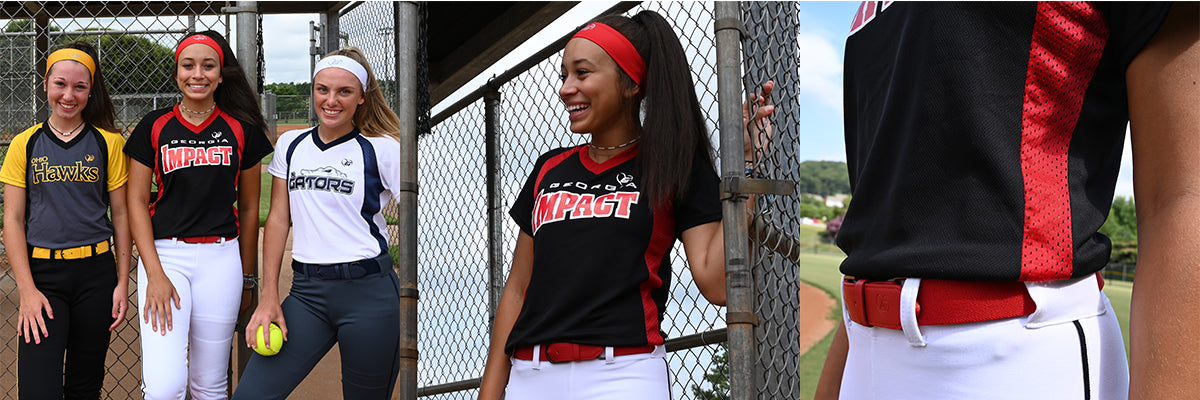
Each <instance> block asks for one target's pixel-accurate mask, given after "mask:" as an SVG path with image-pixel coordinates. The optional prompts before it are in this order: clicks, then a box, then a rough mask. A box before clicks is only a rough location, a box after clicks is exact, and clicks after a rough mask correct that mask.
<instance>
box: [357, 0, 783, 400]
mask: <svg viewBox="0 0 1200 400" xmlns="http://www.w3.org/2000/svg"><path fill="white" fill-rule="evenodd" d="M643 9H651V10H655V11H657V12H659V13H661V14H662V15H664V16H665V17H666V18H667V19H668V20H669V21H670V22H671V24H672V26H673V27H674V28H675V29H676V33H677V34H678V35H679V37H680V38H681V40H682V41H683V45H684V50H685V51H686V52H687V55H688V58H689V62H690V64H691V66H692V73H693V78H694V80H695V81H696V86H697V88H696V90H697V95H698V96H699V99H700V102H701V105H702V107H703V109H704V110H705V111H706V114H707V116H708V117H707V121H706V122H707V125H708V126H709V128H710V132H712V134H711V138H712V140H713V143H714V144H719V143H718V142H719V139H718V138H719V135H718V134H719V132H718V131H717V126H718V124H717V94H716V87H717V84H716V81H717V78H716V70H715V61H714V60H715V59H716V55H715V53H716V51H715V44H714V40H713V26H714V20H713V4H712V3H679V2H662V3H659V2H652V3H644V4H642V5H639V6H637V7H635V8H633V9H631V10H629V11H627V13H626V15H632V14H634V13H636V12H638V11H641V10H643ZM744 15H746V33H747V34H748V36H747V38H746V39H747V40H746V41H745V46H746V50H745V51H746V54H747V57H746V63H745V69H746V73H747V76H746V79H745V80H746V82H747V84H746V85H747V89H746V90H747V91H752V90H753V91H756V90H758V89H757V87H758V85H759V84H761V83H762V82H765V81H766V80H767V79H774V80H775V81H776V89H775V92H774V94H773V98H774V101H775V104H777V105H779V107H778V108H777V110H778V111H777V112H776V113H775V116H774V117H773V118H772V119H773V121H774V123H775V133H774V140H773V142H774V144H773V145H771V146H770V147H769V148H767V149H766V151H765V152H764V153H762V155H761V158H760V159H758V160H757V165H759V166H760V171H762V172H763V173H765V174H767V176H765V177H767V178H771V179H787V180H791V181H795V180H796V177H795V175H796V172H795V171H796V170H797V168H798V165H799V160H798V159H796V158H795V157H796V155H797V154H798V152H797V151H796V149H797V147H798V146H799V135H798V134H799V132H798V129H799V123H798V121H799V112H800V110H799V106H798V104H797V103H796V101H795V99H796V98H797V97H796V96H797V89H798V83H799V78H798V66H799V55H798V49H797V47H796V46H797V44H796V35H797V33H798V25H797V24H798V18H799V15H798V6H797V5H796V4H795V3H773V4H746V5H744ZM342 24H343V26H348V25H350V24H351V22H350V21H349V20H348V19H343V21H342ZM356 45H358V44H356ZM358 46H360V47H361V46H362V45H358ZM561 58H562V52H561V51H558V52H557V53H555V54H553V55H550V56H549V57H545V58H543V59H540V60H535V59H531V60H529V61H530V62H528V63H523V64H522V65H530V67H529V68H528V69H524V70H520V71H514V72H515V75H511V78H509V76H510V75H508V74H506V77H505V78H502V79H497V80H496V81H494V82H493V83H492V84H491V86H493V87H492V88H493V89H494V92H490V93H489V91H487V90H482V91H480V92H478V93H479V94H478V95H477V96H476V97H475V98H474V99H470V100H468V101H470V103H469V104H468V105H466V106H464V107H462V108H461V109H456V110H450V111H449V113H444V114H446V115H439V116H435V117H434V123H435V125H434V126H433V129H432V132H431V134H428V135H423V136H422V137H421V138H420V151H419V163H420V181H421V196H420V207H419V229H420V231H419V235H418V246H419V254H421V259H420V288H421V294H422V296H421V302H420V305H419V313H418V315H419V321H420V323H419V329H420V333H419V334H420V342H419V350H420V354H421V360H420V369H419V372H418V384H419V385H420V386H421V387H422V391H421V394H422V395H423V396H427V397H431V398H439V399H440V398H453V399H471V398H474V396H475V395H476V393H477V390H476V389H475V388H476V387H477V382H476V381H474V379H476V378H478V377H479V376H481V375H482V372H483V365H484V360H485V358H486V355H487V351H488V342H489V338H490V334H491V332H490V327H491V320H492V318H493V310H494V308H495V304H496V303H497V299H498V293H499V290H500V289H501V288H502V287H503V284H504V280H505V278H506V273H507V271H508V269H509V268H510V266H511V251H512V248H513V247H514V246H515V241H516V236H517V227H516V225H515V224H514V223H513V222H512V221H511V220H510V219H509V218H508V217H507V210H508V208H509V207H511V205H512V203H513V201H514V200H515V198H516V196H517V193H518V191H519V190H520V188H521V185H522V183H523V182H524V180H525V178H526V176H527V174H528V173H529V169H530V168H532V166H533V164H534V160H535V159H536V158H537V157H538V155H540V154H541V153H543V152H545V151H548V150H550V149H554V148H557V147H564V146H574V145H578V144H580V143H583V142H585V141H586V140H587V138H586V137H584V136H580V135H577V134H572V133H570V130H569V129H568V127H567V118H565V115H564V113H565V111H564V109H563V107H562V102H561V101H560V100H559V98H558V93H557V91H558V87H559V85H560V82H559V80H558V75H559V65H558V64H559V62H560V60H561ZM485 98H490V99H492V100H485ZM450 113H452V114H450ZM489 126H490V129H489ZM738 162H740V160H739V161H738ZM796 207H798V202H796V201H794V199H792V198H791V197H788V196H779V195H766V196H760V197H759V200H758V210H759V212H760V213H762V214H763V215H764V218H763V220H765V221H769V222H770V223H771V225H772V226H775V227H777V228H779V229H782V231H783V232H792V231H794V230H795V229H796V228H795V227H797V226H798V225H799V221H798V220H797V219H796V218H795V217H794V216H795V215H797V213H796V212H795V210H796ZM682 250H683V249H682V246H679V245H677V246H676V248H675V250H674V259H673V262H672V271H673V274H674V278H673V279H674V280H675V283H674V284H673V285H672V287H671V288H670V298H669V301H668V304H667V311H666V317H665V319H664V321H663V325H662V328H663V330H664V331H666V333H667V337H668V338H670V339H669V341H668V349H669V350H672V352H671V353H670V355H669V356H668V363H669V366H670V369H671V376H672V387H671V392H672V396H673V397H674V398H702V397H703V396H704V395H706V394H710V393H712V394H716V395H718V396H720V395H727V394H728V393H727V388H723V387H722V385H720V384H717V385H714V381H720V380H723V379H724V378H726V377H718V378H707V377H706V375H708V374H717V375H720V374H721V372H718V371H719V370H721V369H722V368H719V365H718V364H719V363H721V362H722V361H719V360H724V359H725V357H726V356H725V352H726V350H725V349H724V347H723V346H722V345H721V344H722V343H724V327H725V321H724V311H723V309H722V308H719V307H716V306H713V305H710V304H708V302H707V301H705V300H704V299H703V298H702V296H701V295H700V292H699V290H698V289H697V288H696V285H695V284H694V283H693V282H692V279H691V276H690V273H689V272H688V268H687V263H686V259H685V257H684V256H683V251H682ZM755 254H756V255H757V256H756V257H755V259H754V267H755V269H756V278H757V279H758V280H759V282H760V285H759V288H760V292H759V294H758V295H757V299H758V300H757V302H758V304H759V307H758V310H757V312H758V313H759V316H760V320H761V321H762V323H761V325H760V326H759V329H758V332H759V333H758V335H757V340H758V349H759V356H758V360H759V366H758V378H757V381H758V383H759V386H760V388H759V389H758V393H759V397H760V398H764V399H765V398H772V399H774V398H797V397H798V396H799V395H798V393H799V383H798V379H799V378H798V375H799V373H798V366H797V364H796V363H797V361H798V360H799V358H800V352H799V349H798V346H799V345H798V340H797V339H796V336H795V335H796V334H797V333H796V332H798V331H799V327H798V326H797V325H796V324H797V320H798V311H797V310H798V299H797V293H798V290H799V289H798V287H799V277H798V272H797V269H796V264H795V261H794V260H792V259H789V258H787V257H782V256H778V255H771V254H770V252H769V251H768V250H767V249H760V250H759V251H757V252H756V253H755ZM764 281H770V282H765V284H764V283H763V282H764ZM714 386H715V387H714Z"/></svg>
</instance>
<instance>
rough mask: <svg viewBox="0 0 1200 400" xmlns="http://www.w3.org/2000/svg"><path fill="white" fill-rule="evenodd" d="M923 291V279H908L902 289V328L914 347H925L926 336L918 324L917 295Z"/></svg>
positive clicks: (909, 342)
mask: <svg viewBox="0 0 1200 400" xmlns="http://www.w3.org/2000/svg"><path fill="white" fill-rule="evenodd" d="M920 289H921V278H907V279H905V280H904V287H903V288H901V289H900V326H901V328H903V330H904V337H905V338H908V344H909V345H911V346H912V347H925V345H926V343H925V335H922V334H921V327H920V326H919V325H918V324H917V307H918V305H917V293H918V292H919V291H920Z"/></svg>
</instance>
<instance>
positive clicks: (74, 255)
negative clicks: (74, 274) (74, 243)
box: [60, 247, 83, 260]
mask: <svg viewBox="0 0 1200 400" xmlns="http://www.w3.org/2000/svg"><path fill="white" fill-rule="evenodd" d="M61 255H62V257H60V258H62V259H64V260H75V259H80V258H83V248H81V247H75V248H71V249H63V250H62V254H61Z"/></svg>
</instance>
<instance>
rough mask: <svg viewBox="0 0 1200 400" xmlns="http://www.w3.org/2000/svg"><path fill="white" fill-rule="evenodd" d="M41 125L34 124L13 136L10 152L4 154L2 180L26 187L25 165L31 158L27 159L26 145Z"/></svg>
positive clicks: (0, 180) (0, 178)
mask: <svg viewBox="0 0 1200 400" xmlns="http://www.w3.org/2000/svg"><path fill="white" fill-rule="evenodd" d="M41 126H42V124H37V125H34V126H33V127H31V128H29V129H26V130H25V131H24V132H21V134H19V135H17V137H15V138H13V140H12V143H11V144H9V145H8V154H6V155H5V156H4V166H2V167H0V182H4V183H7V184H9V185H13V186H16V187H20V188H23V187H25V166H26V165H28V164H29V160H26V159H25V157H26V146H28V145H29V139H30V138H32V137H33V134H34V133H35V132H37V131H38V129H40V128H41Z"/></svg>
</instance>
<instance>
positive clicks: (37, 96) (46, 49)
mask: <svg viewBox="0 0 1200 400" xmlns="http://www.w3.org/2000/svg"><path fill="white" fill-rule="evenodd" d="M36 7H37V11H36V12H35V13H34V17H33V19H34V28H33V29H34V30H33V31H34V33H36V36H35V37H34V45H33V49H32V50H33V59H34V60H37V72H38V73H41V72H43V71H45V70H46V57H47V56H49V55H50V15H49V14H47V13H46V9H45V8H42V7H41V6H40V5H37V6H36ZM33 84H34V87H41V86H42V80H41V79H38V74H37V73H35V74H33ZM32 93H33V102H32V104H33V109H34V116H35V117H36V118H37V120H38V121H45V120H46V118H49V117H50V106H49V104H48V103H46V93H45V92H43V91H41V90H37V89H34V90H33V92H32Z"/></svg>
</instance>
